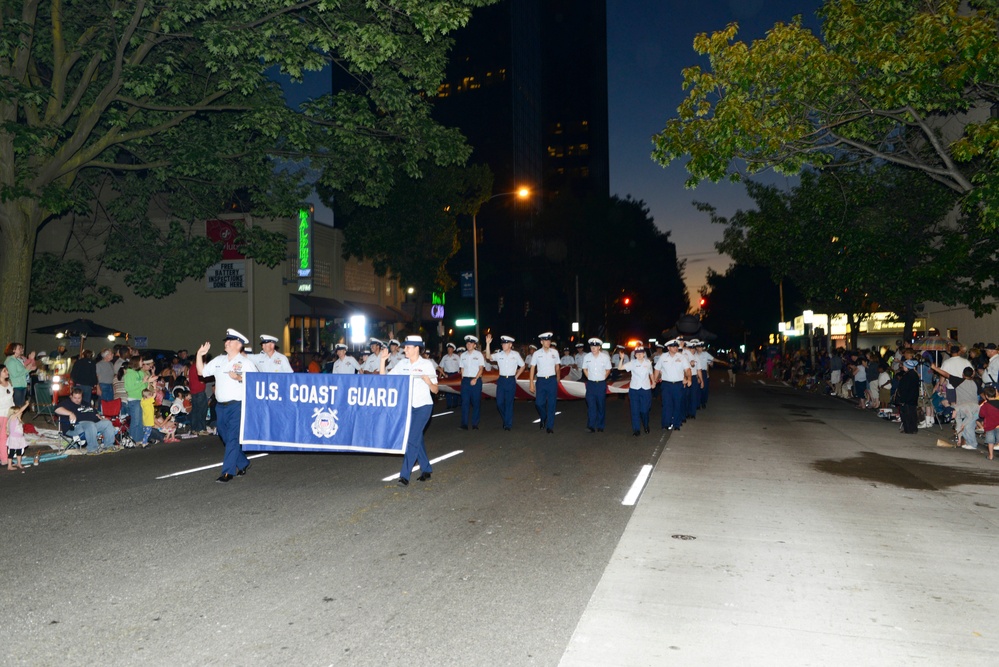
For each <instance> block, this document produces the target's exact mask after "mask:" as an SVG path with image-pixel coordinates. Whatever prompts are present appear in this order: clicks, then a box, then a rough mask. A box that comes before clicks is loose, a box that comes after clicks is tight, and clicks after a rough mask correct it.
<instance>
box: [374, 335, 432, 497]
mask: <svg viewBox="0 0 999 667" xmlns="http://www.w3.org/2000/svg"><path fill="white" fill-rule="evenodd" d="M424 347H426V346H425V344H424V342H423V338H421V337H420V336H406V341H405V343H404V346H403V355H404V358H403V360H402V361H400V362H399V363H397V364H396V365H395V366H393V367H392V370H390V371H388V374H389V375H411V376H413V377H414V380H413V383H412V388H411V390H410V398H409V404H410V408H411V409H412V411H413V414H412V417H411V418H410V421H409V442H408V444H407V445H406V454H405V456H404V457H403V459H402V471H401V472H400V473H399V484H401V485H403V486H408V485H409V476H410V474H411V473H412V472H413V464H414V463H419V464H420V471H421V472H420V476H419V477H417V478H416V479H418V480H419V481H421V482H425V481H427V480H428V479H430V473H431V472H432V469H431V467H430V459H429V458H427V448H426V444H425V443H424V441H423V430H424V429H425V428H426V427H427V422H429V421H430V415H431V413H432V412H433V409H434V397H433V394H436V393H437V371H436V370H434V366H433V364H432V363H430V360H429V359H424V358H423V357H422V356H421V354H422V352H423V349H424ZM388 356H389V353H388V350H385V349H382V351H381V353H380V354H379V355H378V371H379V373H381V374H383V375H384V374H385V363H386V361H387V360H388Z"/></svg>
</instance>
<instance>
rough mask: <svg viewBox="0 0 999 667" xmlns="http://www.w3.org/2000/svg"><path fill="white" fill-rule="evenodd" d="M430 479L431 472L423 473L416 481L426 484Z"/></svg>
mask: <svg viewBox="0 0 999 667" xmlns="http://www.w3.org/2000/svg"><path fill="white" fill-rule="evenodd" d="M428 479H430V473H429V472H425V473H423V474H422V475H420V476H419V477H417V478H416V480H417V481H418V482H425V481H427V480H428Z"/></svg>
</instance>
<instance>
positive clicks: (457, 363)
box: [441, 352, 461, 375]
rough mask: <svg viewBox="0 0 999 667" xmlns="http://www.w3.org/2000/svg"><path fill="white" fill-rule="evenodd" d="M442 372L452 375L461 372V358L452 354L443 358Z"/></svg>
mask: <svg viewBox="0 0 999 667" xmlns="http://www.w3.org/2000/svg"><path fill="white" fill-rule="evenodd" d="M441 370H442V371H444V372H445V373H447V374H448V375H451V374H453V373H457V372H458V371H460V370H461V357H459V356H458V355H457V354H455V353H454V352H452V353H451V354H445V355H444V356H443V357H442V358H441Z"/></svg>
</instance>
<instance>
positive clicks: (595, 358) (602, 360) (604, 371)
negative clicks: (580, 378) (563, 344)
mask: <svg viewBox="0 0 999 667" xmlns="http://www.w3.org/2000/svg"><path fill="white" fill-rule="evenodd" d="M611 368H613V366H611V360H610V357H609V356H607V353H606V352H597V353H596V354H593V353H592V352H587V353H586V356H585V357H583V370H584V371H586V379H587V380H593V381H594V382H601V381H603V380H606V379H607V375H608V374H609V373H610V371H611Z"/></svg>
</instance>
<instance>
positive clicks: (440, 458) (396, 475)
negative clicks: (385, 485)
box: [382, 449, 465, 482]
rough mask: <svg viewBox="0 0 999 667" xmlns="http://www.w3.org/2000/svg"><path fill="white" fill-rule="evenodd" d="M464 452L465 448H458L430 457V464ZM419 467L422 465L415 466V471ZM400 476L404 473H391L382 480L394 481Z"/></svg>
mask: <svg viewBox="0 0 999 667" xmlns="http://www.w3.org/2000/svg"><path fill="white" fill-rule="evenodd" d="M464 453H465V450H464V449H456V450H454V451H453V452H450V453H448V454H445V455H444V456H438V457H437V458H436V459H430V465H433V464H435V463H437V462H438V461H443V460H444V459H449V458H451V457H452V456H458V454H464ZM419 469H420V466H416V467H415V468H413V472H416V471H417V470H419ZM410 474H412V473H410ZM400 476H402V473H401V472H397V473H396V474H394V475H391V476H390V477H386V478H384V479H383V480H382V481H383V482H392V481H395V480H397V479H399V477H400Z"/></svg>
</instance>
